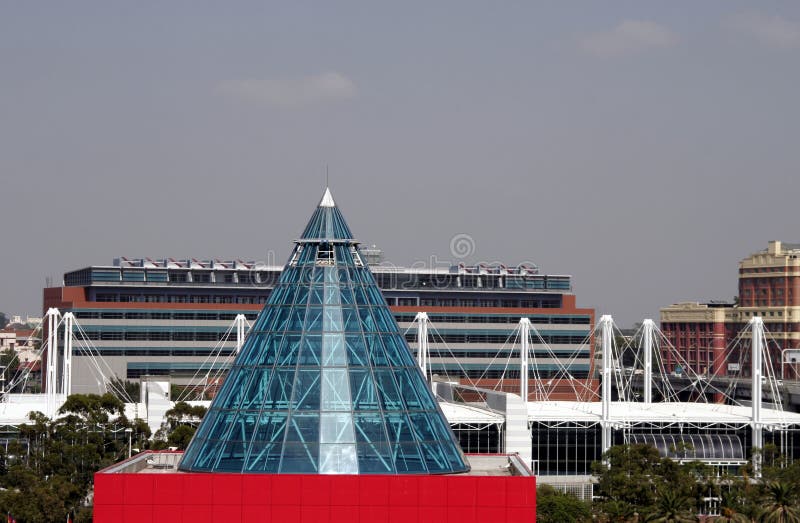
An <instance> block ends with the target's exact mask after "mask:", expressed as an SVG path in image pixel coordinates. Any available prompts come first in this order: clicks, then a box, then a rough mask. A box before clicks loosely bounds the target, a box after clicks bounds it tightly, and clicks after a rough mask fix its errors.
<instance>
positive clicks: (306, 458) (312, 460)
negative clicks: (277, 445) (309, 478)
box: [280, 443, 319, 474]
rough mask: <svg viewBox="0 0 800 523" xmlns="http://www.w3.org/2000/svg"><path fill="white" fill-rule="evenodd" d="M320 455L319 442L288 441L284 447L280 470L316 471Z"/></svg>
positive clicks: (286, 471)
mask: <svg viewBox="0 0 800 523" xmlns="http://www.w3.org/2000/svg"><path fill="white" fill-rule="evenodd" d="M318 455H319V444H318V443H287V444H286V445H284V447H283V459H282V460H281V467H280V472H282V473H294V474H302V473H316V472H317V458H318Z"/></svg>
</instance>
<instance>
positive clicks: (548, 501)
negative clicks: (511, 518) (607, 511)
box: [536, 485, 592, 523]
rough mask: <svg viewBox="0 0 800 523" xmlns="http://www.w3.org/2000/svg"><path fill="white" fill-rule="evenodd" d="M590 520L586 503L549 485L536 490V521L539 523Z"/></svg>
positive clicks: (574, 522) (576, 522)
mask: <svg viewBox="0 0 800 523" xmlns="http://www.w3.org/2000/svg"><path fill="white" fill-rule="evenodd" d="M591 520H592V511H591V508H590V506H589V504H588V503H585V502H583V501H581V500H579V499H578V498H576V497H575V496H571V495H569V494H565V493H563V492H560V491H558V490H556V489H554V488H553V487H551V486H549V485H540V486H539V487H538V488H537V489H536V521H538V522H539V523H581V522H584V521H591Z"/></svg>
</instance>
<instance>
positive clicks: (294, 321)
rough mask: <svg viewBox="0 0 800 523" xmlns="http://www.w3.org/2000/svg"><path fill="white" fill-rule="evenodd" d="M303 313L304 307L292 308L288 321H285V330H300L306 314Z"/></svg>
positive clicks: (304, 311)
mask: <svg viewBox="0 0 800 523" xmlns="http://www.w3.org/2000/svg"><path fill="white" fill-rule="evenodd" d="M305 313H306V309H305V307H295V308H293V309H292V313H291V315H290V317H289V321H288V322H287V323H286V330H287V331H293V332H302V331H303V321H304V320H305V316H306V314H305Z"/></svg>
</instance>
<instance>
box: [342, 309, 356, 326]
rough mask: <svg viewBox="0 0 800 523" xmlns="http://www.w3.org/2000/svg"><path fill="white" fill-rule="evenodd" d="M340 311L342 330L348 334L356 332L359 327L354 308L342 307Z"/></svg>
mask: <svg viewBox="0 0 800 523" xmlns="http://www.w3.org/2000/svg"><path fill="white" fill-rule="evenodd" d="M341 310H342V325H343V326H344V330H345V331H348V332H355V331H358V330H359V328H360V326H359V324H358V311H357V310H356V309H355V307H342V309H341Z"/></svg>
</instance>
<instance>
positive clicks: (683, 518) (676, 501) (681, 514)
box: [645, 491, 697, 523]
mask: <svg viewBox="0 0 800 523" xmlns="http://www.w3.org/2000/svg"><path fill="white" fill-rule="evenodd" d="M645 521H647V522H650V523H694V522H696V521H697V518H696V517H695V516H694V515H693V514H692V505H691V503H690V501H689V498H687V497H686V496H681V495H680V494H676V493H674V492H671V491H666V492H662V493H661V495H660V496H659V498H658V503H657V504H656V510H655V512H653V513H652V514H649V515H648V516H647V517H646V518H645Z"/></svg>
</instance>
